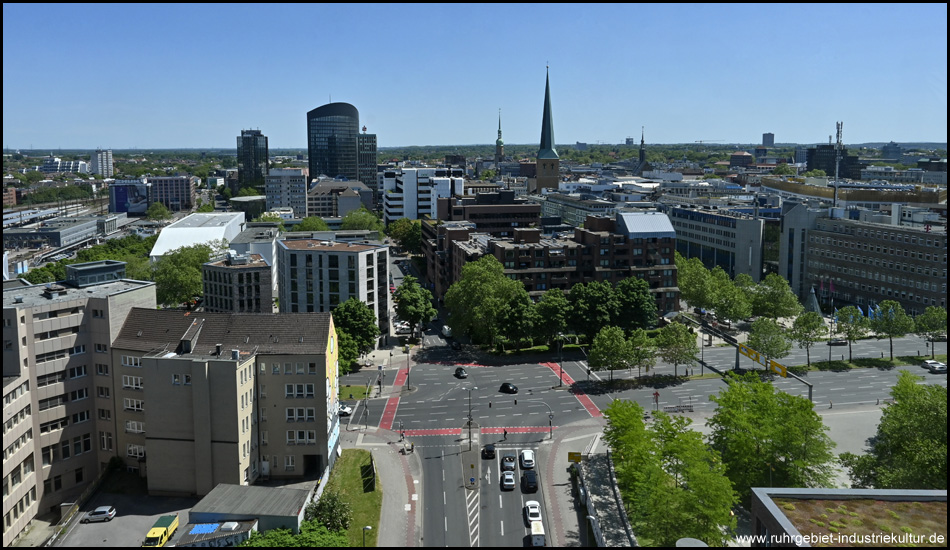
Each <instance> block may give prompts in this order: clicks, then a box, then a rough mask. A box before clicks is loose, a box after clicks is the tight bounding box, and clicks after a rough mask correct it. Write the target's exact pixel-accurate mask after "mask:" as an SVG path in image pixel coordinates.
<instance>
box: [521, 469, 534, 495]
mask: <svg viewBox="0 0 950 550" xmlns="http://www.w3.org/2000/svg"><path fill="white" fill-rule="evenodd" d="M521 489H522V490H523V491H524V492H526V493H537V492H538V474H537V472H535V471H534V470H525V471H524V472H522V474H521Z"/></svg>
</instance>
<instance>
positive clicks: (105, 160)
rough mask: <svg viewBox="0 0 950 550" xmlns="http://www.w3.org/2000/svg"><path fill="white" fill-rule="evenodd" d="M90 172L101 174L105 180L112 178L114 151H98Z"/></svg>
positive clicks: (92, 161)
mask: <svg viewBox="0 0 950 550" xmlns="http://www.w3.org/2000/svg"><path fill="white" fill-rule="evenodd" d="M89 164H90V167H89V168H90V170H91V171H92V173H93V174H99V175H100V176H102V177H104V178H111V177H112V176H113V175H114V171H113V167H112V149H106V150H105V151H103V150H102V149H96V152H95V153H93V154H92V159H91V162H90V163H89Z"/></svg>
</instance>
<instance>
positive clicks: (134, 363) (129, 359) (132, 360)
mask: <svg viewBox="0 0 950 550" xmlns="http://www.w3.org/2000/svg"><path fill="white" fill-rule="evenodd" d="M122 366H124V367H141V366H142V358H141V357H133V356H131V355H123V356H122Z"/></svg>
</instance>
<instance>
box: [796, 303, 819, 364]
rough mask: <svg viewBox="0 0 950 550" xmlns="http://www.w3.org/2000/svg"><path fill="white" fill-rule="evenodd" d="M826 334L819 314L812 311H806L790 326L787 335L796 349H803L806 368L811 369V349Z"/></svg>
mask: <svg viewBox="0 0 950 550" xmlns="http://www.w3.org/2000/svg"><path fill="white" fill-rule="evenodd" d="M827 333H828V327H826V326H825V322H824V320H823V319H822V318H821V314H819V313H816V312H814V311H806V312H805V313H803V314H801V315H799V316H798V317H797V318H796V319H795V323H794V324H793V325H792V332H791V334H790V335H789V336H790V337H791V339H792V341H793V342H795V343H796V344H798V347H800V348H805V356H806V357H807V358H808V366H809V367H811V347H812V346H814V345H815V344H816V343H818V342H820V341H821V339H822V338H823V337H824V336H825V334H827Z"/></svg>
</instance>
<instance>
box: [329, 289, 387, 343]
mask: <svg viewBox="0 0 950 550" xmlns="http://www.w3.org/2000/svg"><path fill="white" fill-rule="evenodd" d="M333 325H334V326H335V327H336V329H337V330H338V331H340V332H345V333H346V334H348V335H350V337H352V338H353V341H354V342H356V349H357V350H358V351H359V353H360V354H364V353H368V352H370V351H372V350H373V349H374V348H375V347H376V338H377V337H378V336H379V326H378V324H377V321H376V314H375V313H373V310H372V309H370V308H369V306H368V305H366V304H365V303H363V302H362V301H360V300H359V298H350V299H348V300H347V301H345V302H343V303H342V304H340V305H338V306H336V307H335V308H334V309H333Z"/></svg>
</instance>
